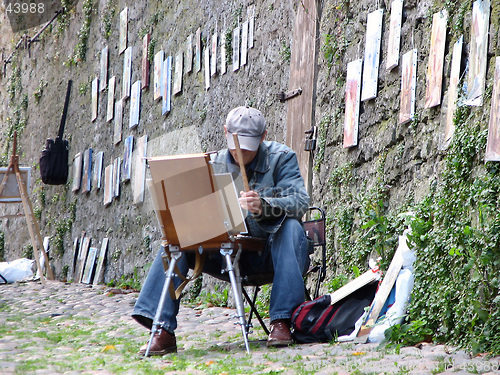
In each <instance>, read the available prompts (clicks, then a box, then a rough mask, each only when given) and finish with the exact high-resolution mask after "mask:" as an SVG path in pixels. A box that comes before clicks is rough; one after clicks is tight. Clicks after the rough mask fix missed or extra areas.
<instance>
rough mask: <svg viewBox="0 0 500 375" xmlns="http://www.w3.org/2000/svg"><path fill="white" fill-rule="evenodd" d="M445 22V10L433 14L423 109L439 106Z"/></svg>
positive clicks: (446, 15) (446, 14) (446, 16)
mask: <svg viewBox="0 0 500 375" xmlns="http://www.w3.org/2000/svg"><path fill="white" fill-rule="evenodd" d="M447 21H448V13H447V12H446V10H442V11H441V12H438V13H435V14H434V16H433V20H432V32H431V47H430V50H429V64H428V65H427V76H426V83H427V84H426V92H425V104H424V108H431V107H435V106H437V105H440V104H441V91H442V84H443V66H444V48H445V45H446V24H447Z"/></svg>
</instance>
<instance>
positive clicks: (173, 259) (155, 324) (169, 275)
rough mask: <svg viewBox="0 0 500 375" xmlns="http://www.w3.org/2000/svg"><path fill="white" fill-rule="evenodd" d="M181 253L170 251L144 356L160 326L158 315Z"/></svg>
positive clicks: (147, 353)
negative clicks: (168, 262)
mask: <svg viewBox="0 0 500 375" xmlns="http://www.w3.org/2000/svg"><path fill="white" fill-rule="evenodd" d="M180 256H181V253H180V252H179V251H175V252H171V260H170V264H169V266H168V270H167V272H166V278H165V283H164V284H163V290H162V291H161V296H160V301H159V302H158V307H157V308H156V314H155V317H154V320H153V325H152V326H151V336H150V337H149V341H148V346H147V348H146V353H144V357H148V356H149V351H150V350H151V344H152V343H153V338H154V335H155V333H157V332H159V331H160V330H161V329H162V328H161V322H160V316H161V312H162V311H163V307H164V306H165V300H166V299H167V293H168V291H169V287H170V283H171V282H172V278H173V275H174V269H175V264H176V263H177V260H179V258H180Z"/></svg>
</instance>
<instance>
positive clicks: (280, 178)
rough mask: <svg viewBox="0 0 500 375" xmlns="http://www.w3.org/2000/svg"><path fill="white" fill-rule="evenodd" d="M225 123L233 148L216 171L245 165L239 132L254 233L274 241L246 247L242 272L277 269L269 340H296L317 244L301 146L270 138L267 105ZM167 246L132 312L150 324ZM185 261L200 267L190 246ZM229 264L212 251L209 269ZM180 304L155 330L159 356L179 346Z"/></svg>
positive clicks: (238, 111)
mask: <svg viewBox="0 0 500 375" xmlns="http://www.w3.org/2000/svg"><path fill="white" fill-rule="evenodd" d="M224 130H225V134H226V139H227V143H228V149H225V150H222V151H219V152H218V153H217V154H216V155H215V157H214V158H213V167H214V170H215V172H216V173H223V172H226V173H227V172H229V173H238V172H239V167H238V165H239V164H238V162H239V160H238V155H237V153H236V148H235V145H234V141H233V136H232V134H233V133H237V134H238V139H239V143H240V148H241V153H242V158H243V163H244V165H245V167H246V168H245V170H246V174H247V176H248V182H249V187H250V191H247V192H244V191H242V192H241V193H240V198H239V202H240V205H241V207H242V208H243V209H245V210H247V211H248V215H247V218H246V223H247V227H248V230H249V232H250V235H252V236H254V237H259V238H263V239H265V240H266V247H265V250H264V251H262V252H260V253H257V252H245V251H244V252H243V253H242V255H241V258H240V262H239V264H240V269H241V274H242V275H252V274H263V273H270V274H272V275H273V278H272V281H273V287H272V292H271V300H270V309H269V315H270V320H271V332H270V335H269V338H268V341H267V345H268V346H286V345H289V344H292V343H293V340H292V337H291V333H290V317H291V315H292V313H293V311H294V309H295V308H296V307H297V306H298V305H300V304H301V303H302V302H304V299H305V298H304V281H303V274H304V273H305V272H306V271H307V268H308V266H309V254H310V251H311V248H312V247H311V244H310V241H309V239H308V238H307V237H306V235H305V233H304V229H303V226H302V223H301V221H300V220H301V218H302V216H303V215H304V213H305V212H306V211H307V208H308V205H309V196H308V195H307V192H306V190H305V187H304V180H303V178H302V176H301V174H300V171H299V166H298V163H297V157H296V155H295V153H294V152H293V151H292V150H291V149H290V148H288V147H287V146H285V145H282V144H280V143H277V142H267V141H264V138H265V136H266V133H267V131H266V124H265V120H264V117H263V115H262V113H261V112H259V111H258V110H256V109H254V108H250V107H238V108H235V109H233V110H232V111H231V112H229V114H228V116H227V119H226V125H225V126H224ZM193 230H196V228H193ZM161 253H162V252H161V251H160V252H159V253H158V255H157V256H156V258H155V260H154V262H153V265H152V266H151V269H150V271H149V273H148V276H147V278H146V281H145V282H144V285H143V287H142V289H141V293H140V294H139V297H138V299H137V302H136V304H135V307H134V311H133V313H132V317H133V318H134V319H135V320H136V321H137V322H139V323H140V324H142V325H143V326H145V327H147V328H148V329H151V326H152V322H153V319H154V316H155V313H156V308H157V306H158V302H159V299H160V295H161V291H162V288H163V284H164V282H165V271H164V268H163V264H162V260H161V255H162V254H161ZM177 264H178V268H179V271H180V272H181V273H183V274H184V275H186V274H187V272H188V269H189V268H190V267H191V268H193V266H194V257H193V256H192V254H188V253H182V256H181V258H180V259H179V261H178V263H177ZM222 264H223V258H222V256H221V254H219V253H211V254H209V255H208V256H207V258H206V260H205V264H204V267H203V272H205V273H208V274H213V275H219V277H220V271H221V265H222ZM173 283H174V286H175V287H177V286H178V285H179V284H180V283H181V279H180V278H179V277H174V278H173ZM179 303H180V301H179V300H172V299H171V298H170V295H168V296H167V300H166V302H165V305H164V309H163V311H162V314H161V319H160V321H161V322H162V329H161V330H160V331H161V332H159V333H156V334H155V335H154V337H153V341H152V344H151V348H150V352H149V353H150V354H151V355H163V354H166V353H171V352H175V351H177V344H176V339H175V334H174V330H175V329H176V327H177V319H176V317H177V313H178V311H179ZM145 352H146V346H144V347H143V348H141V350H140V351H139V353H140V354H144V353H145Z"/></svg>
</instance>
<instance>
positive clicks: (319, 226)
mask: <svg viewBox="0 0 500 375" xmlns="http://www.w3.org/2000/svg"><path fill="white" fill-rule="evenodd" d="M315 213H319V217H318V218H311V217H312V216H314V214H315ZM306 215H307V217H309V220H307V221H304V229H305V231H306V235H307V236H308V237H309V238H310V239H311V240H312V241H313V246H314V249H315V250H316V248H317V247H320V248H321V254H320V259H319V262H318V261H314V260H311V262H312V264H311V266H310V267H309V270H308V271H307V272H306V274H305V275H304V277H305V278H306V279H307V278H309V276H310V275H311V274H315V273H316V274H317V279H316V281H315V284H314V293H313V294H312V296H313V298H317V297H318V295H319V288H320V286H321V283H322V282H323V281H324V280H325V277H326V225H325V212H324V211H323V209H321V208H319V207H309V209H308V212H307V214H306ZM272 282H273V275H272V274H267V275H257V276H252V277H246V278H245V279H243V280H242V285H243V286H253V287H254V291H253V296H252V298H250V296H249V295H248V293H247V292H246V290H245V288H242V293H243V296H244V297H245V300H246V301H247V302H248V304H249V306H250V313H249V316H248V320H247V326H248V327H247V332H248V331H249V330H250V329H251V327H252V323H251V322H252V317H253V315H254V314H255V317H256V318H257V320H258V321H259V323H260V325H261V327H262V329H263V330H264V332H265V333H266V334H267V335H269V329H268V328H267V325H266V324H265V322H264V320H263V319H262V316H261V315H260V313H259V312H258V311H257V308H256V307H255V303H256V302H257V296H258V293H259V292H260V290H261V286H263V285H265V284H271V283H272ZM305 293H306V298H307V299H312V298H311V294H310V292H309V290H308V289H307V287H306V288H305Z"/></svg>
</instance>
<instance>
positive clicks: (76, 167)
mask: <svg viewBox="0 0 500 375" xmlns="http://www.w3.org/2000/svg"><path fill="white" fill-rule="evenodd" d="M82 162H83V156H82V153H81V152H79V153H77V154H76V155H75V158H74V159H73V185H72V187H71V191H77V190H79V189H80V186H81V183H82Z"/></svg>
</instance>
